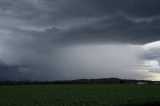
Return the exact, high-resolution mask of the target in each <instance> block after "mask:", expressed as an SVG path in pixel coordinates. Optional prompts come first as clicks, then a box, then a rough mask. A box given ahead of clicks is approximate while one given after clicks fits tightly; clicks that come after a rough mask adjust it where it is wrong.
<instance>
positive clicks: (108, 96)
mask: <svg viewBox="0 0 160 106" xmlns="http://www.w3.org/2000/svg"><path fill="white" fill-rule="evenodd" d="M158 102H160V85H104V84H99V85H98V84H97V85H96V84H95V85H94V84H93V85H19V86H18V85H17V86H0V106H132V105H133V106H143V105H144V106H147V105H149V104H150V106H154V105H153V104H154V103H155V106H159V105H157V104H158Z"/></svg>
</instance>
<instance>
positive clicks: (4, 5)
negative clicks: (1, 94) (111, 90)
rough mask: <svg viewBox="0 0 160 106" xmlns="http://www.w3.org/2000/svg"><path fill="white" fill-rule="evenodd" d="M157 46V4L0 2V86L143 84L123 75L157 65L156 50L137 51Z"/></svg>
mask: <svg viewBox="0 0 160 106" xmlns="http://www.w3.org/2000/svg"><path fill="white" fill-rule="evenodd" d="M158 40H160V1H159V0H0V60H1V61H2V62H1V65H0V79H1V80H8V79H9V80H56V79H76V78H100V77H120V78H123V77H124V76H128V77H127V78H141V79H145V78H146V76H145V75H142V73H141V74H139V73H137V72H136V74H135V73H134V71H132V72H133V73H134V74H132V75H130V74H127V75H124V73H126V71H123V70H124V69H127V70H130V68H129V69H128V67H130V66H131V67H132V65H133V67H135V65H136V66H137V64H140V63H139V62H140V61H141V60H142V61H143V60H155V59H156V61H158V62H159V56H160V53H159V52H158V50H159V49H157V47H156V48H155V49H154V51H153V52H151V51H152V49H151V50H150V49H149V50H148V49H147V50H146V49H145V50H142V48H144V46H145V45H147V44H148V43H150V42H154V41H158ZM104 45H105V46H104ZM137 45H138V46H139V47H138V48H137V47H136V48H135V47H134V48H133V49H134V50H133V49H132V50H130V49H131V48H132V47H131V46H137ZM153 45H155V44H153ZM147 47H148V46H147ZM135 49H136V50H135ZM77 51H78V52H77ZM126 55H127V56H128V57H125V56H126ZM137 55H138V56H137ZM123 56H124V58H126V61H125V60H124V61H123V62H120V61H119V59H121V60H123V59H122V58H120V57H123ZM96 57H97V58H96ZM110 57H112V59H111V58H110ZM93 58H94V59H93ZM95 58H96V59H95ZM104 58H105V59H104ZM127 60H130V63H131V64H129V65H126V66H127V67H123V65H124V64H125V63H128V62H127ZM83 61H85V62H86V61H87V62H86V63H84V62H83ZM119 63H124V64H122V65H118V64H119ZM105 65H109V66H112V67H115V66H114V65H117V66H116V67H117V69H114V68H112V67H110V68H106V67H104V66H105ZM121 66H122V67H121ZM82 67H83V68H82ZM119 68H122V70H121V69H119ZM75 70H76V71H75ZM91 70H92V71H91ZM93 70H94V71H93ZM97 70H103V71H97ZM104 70H105V71H104ZM109 70H112V71H109ZM113 70H115V71H113ZM152 71H153V70H152ZM153 72H154V71H153ZM104 73H105V74H104ZM128 73H130V72H128ZM156 73H157V71H156ZM158 73H159V72H158ZM123 75H124V76H123ZM137 76H139V77H137ZM147 76H150V75H148V74H147Z"/></svg>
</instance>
